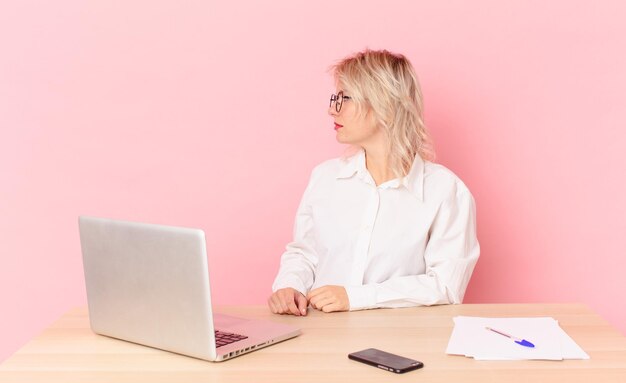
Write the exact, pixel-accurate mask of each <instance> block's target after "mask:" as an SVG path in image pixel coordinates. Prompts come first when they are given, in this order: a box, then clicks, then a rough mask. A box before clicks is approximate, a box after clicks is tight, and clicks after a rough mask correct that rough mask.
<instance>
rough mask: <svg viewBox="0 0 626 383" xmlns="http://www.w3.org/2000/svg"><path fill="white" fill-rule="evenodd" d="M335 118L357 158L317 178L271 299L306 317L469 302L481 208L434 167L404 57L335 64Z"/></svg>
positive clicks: (363, 57)
mask: <svg viewBox="0 0 626 383" xmlns="http://www.w3.org/2000/svg"><path fill="white" fill-rule="evenodd" d="M333 72H334V76H335V81H336V84H337V93H336V94H333V95H332V96H331V98H330V106H329V109H328V113H329V114H330V116H331V117H332V118H333V119H334V128H335V131H336V135H337V141H339V142H340V143H344V144H348V145H350V146H352V147H354V148H355V149H356V152H355V153H353V154H352V155H350V156H348V157H346V158H339V159H333V160H329V161H326V162H324V163H322V164H320V165H318V166H317V167H316V168H315V169H314V170H313V172H312V175H311V179H310V181H309V185H308V186H307V188H306V190H305V192H304V196H303V197H302V202H301V203H300V207H299V208H298V212H297V216H296V223H295V228H294V240H293V242H291V243H290V244H289V245H287V250H286V252H285V253H284V254H283V256H282V259H281V263H280V270H279V272H278V275H277V276H276V280H275V282H274V285H273V291H274V293H273V294H272V295H271V296H270V298H269V299H268V305H269V307H270V309H271V310H272V312H274V313H277V314H293V315H306V313H307V306H308V305H309V304H310V305H311V306H312V307H313V308H314V309H318V310H321V311H324V312H332V311H347V310H361V309H370V308H379V307H407V306H415V305H435V304H449V303H461V301H462V300H463V295H464V293H465V289H466V287H467V284H468V282H469V279H470V276H471V274H472V271H473V269H474V265H475V264H476V261H477V260H478V256H479V252H480V250H479V245H478V241H477V238H476V223H475V207H474V200H473V198H472V195H471V194H470V192H469V190H468V189H467V187H466V186H465V185H464V184H463V182H462V181H461V180H460V179H459V178H458V177H457V176H455V175H454V174H453V173H452V172H451V171H450V170H448V169H446V168H445V167H443V166H441V165H438V164H434V163H433V162H431V161H432V160H433V157H434V155H433V151H432V148H431V146H430V140H429V137H428V134H427V132H426V129H425V126H424V123H423V121H422V97H421V93H420V88H419V83H418V81H417V77H416V75H415V73H414V70H413V67H412V66H411V63H410V62H409V61H408V60H407V59H406V58H405V57H404V56H402V55H397V54H392V53H390V52H388V51H371V50H366V51H364V52H361V53H357V54H356V55H354V56H351V57H348V58H346V59H344V60H343V61H341V62H339V64H337V65H335V66H334V67H333Z"/></svg>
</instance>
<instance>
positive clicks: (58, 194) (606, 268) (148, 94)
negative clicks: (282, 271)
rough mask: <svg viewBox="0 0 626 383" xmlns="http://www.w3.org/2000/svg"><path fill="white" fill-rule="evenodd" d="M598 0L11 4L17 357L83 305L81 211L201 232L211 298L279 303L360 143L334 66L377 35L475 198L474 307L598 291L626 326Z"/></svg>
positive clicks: (588, 299) (6, 201)
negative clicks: (315, 207)
mask: <svg viewBox="0 0 626 383" xmlns="http://www.w3.org/2000/svg"><path fill="white" fill-rule="evenodd" d="M592 3H593V2H591V1H565V0H564V1H551V2H543V1H516V2H515V1H497V0H494V1H477V2H467V1H439V2H434V1H387V2H385V5H382V3H380V2H377V1H370V2H363V1H357V0H343V1H316V2H306V3H304V2H293V1H273V2H263V4H257V2H253V1H248V2H243V1H232V2H217V1H213V2H207V1H148V0H145V1H83V0H73V1H70V0H66V1H63V2H60V3H59V2H52V3H50V2H43V1H13V2H2V3H0V302H1V303H0V307H1V310H2V313H1V315H0V360H3V359H5V358H7V357H8V356H9V355H11V354H12V353H13V352H14V351H15V350H17V349H18V348H19V347H20V346H21V345H23V344H24V343H26V342H27V341H28V339H30V338H31V337H33V336H34V335H35V334H37V333H38V332H39V331H40V330H41V329H43V328H44V327H45V326H47V325H48V324H49V323H50V322H51V321H53V320H54V319H56V318H57V317H58V316H59V315H61V314H62V313H63V312H65V311H66V310H67V309H69V308H70V307H73V306H77V305H85V304H86V298H85V291H84V285H83V283H84V280H83V274H82V263H81V262H82V261H81V255H80V247H79V239H78V230H77V216H78V215H79V214H91V215H101V216H106V217H115V218H122V219H131V220H139V221H148V222H154V223H165V224H175V225H184V226H196V227H201V228H204V229H205V230H206V232H207V234H208V246H209V248H210V249H211V254H210V256H209V262H210V267H211V268H212V277H213V281H212V285H213V295H214V299H215V301H216V302H217V303H220V304H243V303H251V304H262V303H264V302H265V299H266V297H267V295H268V294H269V293H270V285H271V281H272V280H273V277H274V274H275V271H276V269H277V266H278V260H279V257H280V255H281V253H282V250H283V248H284V245H285V244H286V242H287V241H289V240H290V237H291V230H292V223H293V219H294V213H295V210H296V207H297V204H298V202H299V199H300V196H301V193H302V191H303V189H304V187H305V184H306V182H307V179H308V176H309V172H310V170H311V168H312V167H313V166H314V165H315V164H316V163H318V162H320V161H322V160H324V159H327V158H330V157H334V156H337V155H338V154H340V153H341V152H342V150H343V149H342V147H341V146H339V145H338V144H337V143H336V142H335V140H334V132H333V129H332V124H331V120H330V118H329V117H328V116H327V115H326V107H327V103H328V98H329V94H330V93H331V92H332V91H333V83H332V80H331V78H330V76H329V75H328V74H327V73H326V68H327V67H328V66H329V65H330V64H332V63H333V62H334V61H335V60H337V59H339V58H342V57H343V56H345V55H347V54H349V53H352V52H355V51H358V50H361V49H363V48H365V47H370V48H375V49H378V48H387V49H390V50H392V51H398V52H402V53H404V54H405V55H407V56H408V57H409V58H410V59H411V60H412V61H413V64H414V66H415V67H416V69H417V71H418V73H419V76H420V78H421V81H422V86H423V91H424V94H425V102H426V122H427V124H428V125H429V127H430V129H431V131H432V134H433V136H434V138H435V142H436V145H437V146H436V148H437V150H438V158H439V162H441V163H443V164H444V165H446V166H448V167H449V168H450V169H452V170H453V171H455V172H456V173H457V174H458V175H459V176H460V177H461V178H462V179H463V180H464V181H465V182H466V184H467V185H468V186H469V187H470V190H472V192H473V194H474V196H475V198H476V202H477V208H478V225H479V226H478V231H479V239H480V242H481V245H482V257H481V259H480V261H479V263H478V266H477V269H476V271H475V274H474V277H473V280H472V282H471V284H470V287H469V290H468V293H467V297H466V302H472V303H473V302H584V303H586V304H588V305H590V306H591V307H592V308H593V309H594V310H596V311H597V312H598V313H599V314H601V315H602V316H603V317H604V318H606V319H607V320H608V321H609V322H610V323H612V324H613V325H614V326H616V327H617V328H618V329H619V330H620V331H622V332H623V333H624V332H626V306H625V305H624V304H623V294H624V292H625V291H626V278H624V269H625V268H626V254H625V249H626V246H625V238H626V234H625V229H626V227H625V225H624V223H623V222H624V215H625V214H626V201H625V198H624V195H626V182H625V180H624V174H625V170H626V169H625V167H626V166H625V165H626V150H625V149H626V133H625V132H626V102H625V101H626V96H625V95H624V94H625V89H626V71H625V70H624V68H626V37H625V36H626V23H624V22H623V21H624V18H625V15H626V6H625V5H624V3H623V2H621V1H603V2H596V3H595V4H593V5H592ZM231 266H239V267H240V269H241V270H242V273H241V274H232V273H230V272H228V271H226V270H228V269H229V267H231Z"/></svg>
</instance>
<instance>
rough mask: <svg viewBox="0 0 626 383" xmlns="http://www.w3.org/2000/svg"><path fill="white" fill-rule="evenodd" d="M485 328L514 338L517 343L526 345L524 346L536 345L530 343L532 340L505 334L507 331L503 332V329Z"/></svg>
mask: <svg viewBox="0 0 626 383" xmlns="http://www.w3.org/2000/svg"><path fill="white" fill-rule="evenodd" d="M485 328H486V329H487V330H489V331H493V332H495V333H496V334H500V335H504V336H506V337H507V338H511V339H513V341H515V343H517V344H520V345H522V346H524V347H535V345H534V344H532V343H530V342H529V341H527V340H526V339H520V338H516V337H514V336H513V335H509V334H505V333H503V332H502V331H498V330H494V329H492V328H491V327H485Z"/></svg>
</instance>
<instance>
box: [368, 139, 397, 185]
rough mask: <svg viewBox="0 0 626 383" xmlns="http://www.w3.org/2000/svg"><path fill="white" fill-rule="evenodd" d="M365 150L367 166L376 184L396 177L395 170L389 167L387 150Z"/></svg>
mask: <svg viewBox="0 0 626 383" xmlns="http://www.w3.org/2000/svg"><path fill="white" fill-rule="evenodd" d="M364 150H365V167H366V168H367V170H368V171H369V173H370V174H371V175H372V178H373V179H374V182H375V183H376V186H378V185H380V184H382V183H384V182H387V181H389V180H392V179H394V178H395V177H394V175H393V172H392V171H391V168H390V167H389V155H388V153H387V151H385V150H375V149H374V150H372V149H366V148H364Z"/></svg>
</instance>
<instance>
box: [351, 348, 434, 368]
mask: <svg viewBox="0 0 626 383" xmlns="http://www.w3.org/2000/svg"><path fill="white" fill-rule="evenodd" d="M348 358H350V359H352V360H356V361H358V362H362V363H365V364H369V365H370V366H374V367H378V368H381V369H383V370H387V371H391V372H395V373H398V374H401V373H403V372H407V371H411V370H417V369H418V368H422V367H424V364H423V363H422V362H420V361H417V360H414V359H409V358H405V357H403V356H400V355H395V354H391V353H388V352H385V351H381V350H378V349H375V348H368V349H367V350H363V351H358V352H353V353H351V354H349V355H348Z"/></svg>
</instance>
